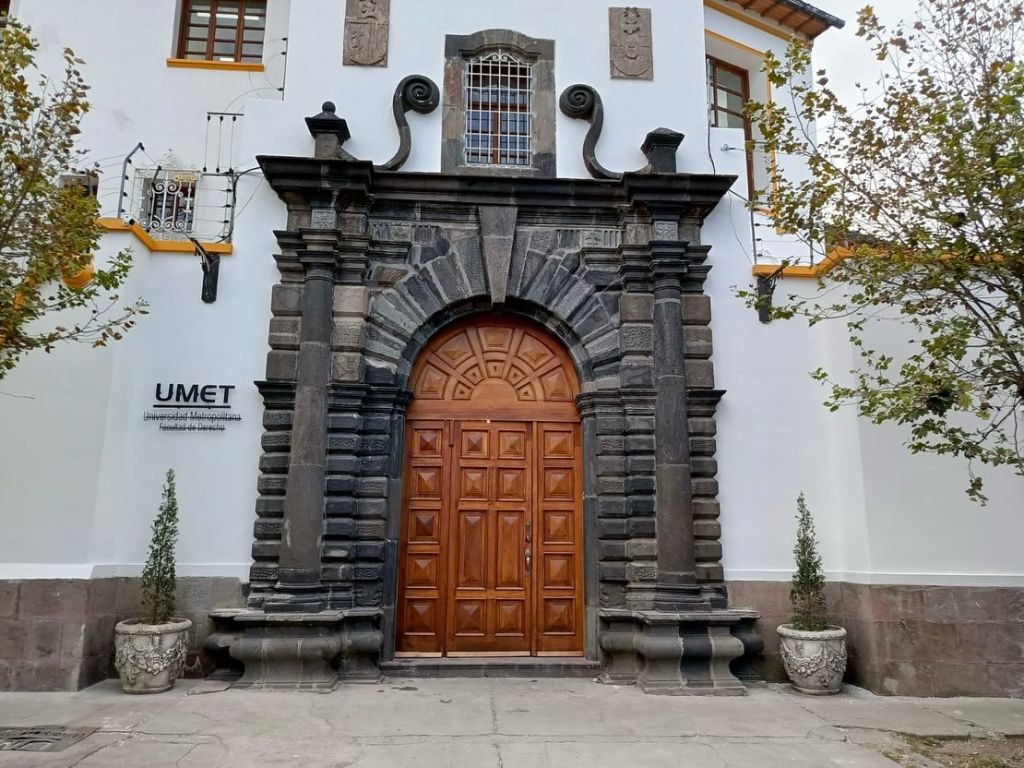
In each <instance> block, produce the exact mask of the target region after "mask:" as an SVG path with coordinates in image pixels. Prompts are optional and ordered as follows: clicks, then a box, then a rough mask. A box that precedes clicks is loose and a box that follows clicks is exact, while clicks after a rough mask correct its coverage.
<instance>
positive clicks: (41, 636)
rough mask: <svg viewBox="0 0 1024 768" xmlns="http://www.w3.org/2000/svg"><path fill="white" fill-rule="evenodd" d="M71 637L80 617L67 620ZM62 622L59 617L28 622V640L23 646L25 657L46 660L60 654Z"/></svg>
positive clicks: (79, 625)
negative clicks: (70, 620) (71, 620)
mask: <svg viewBox="0 0 1024 768" xmlns="http://www.w3.org/2000/svg"><path fill="white" fill-rule="evenodd" d="M68 624H69V627H68V629H69V632H70V634H71V635H72V637H73V636H74V635H75V634H76V633H75V632H74V629H75V627H76V626H77V627H81V624H82V619H78V620H75V621H73V622H68ZM62 630H63V622H62V621H61V620H60V619H38V620H36V621H33V622H31V623H30V624H29V629H28V642H27V644H26V647H25V653H26V658H28V659H31V660H33V661H48V660H50V659H59V658H60V656H61V632H62Z"/></svg>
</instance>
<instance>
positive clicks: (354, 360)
mask: <svg viewBox="0 0 1024 768" xmlns="http://www.w3.org/2000/svg"><path fill="white" fill-rule="evenodd" d="M362 377H363V356H362V355H361V354H360V353H358V352H335V353H334V354H332V355H331V378H332V379H333V380H334V381H346V382H358V381H360V380H361V379H362Z"/></svg>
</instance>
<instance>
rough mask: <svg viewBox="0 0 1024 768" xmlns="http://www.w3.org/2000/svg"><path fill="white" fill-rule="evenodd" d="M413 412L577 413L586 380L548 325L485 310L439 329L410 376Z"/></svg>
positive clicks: (419, 415)
mask: <svg viewBox="0 0 1024 768" xmlns="http://www.w3.org/2000/svg"><path fill="white" fill-rule="evenodd" d="M410 385H411V389H412V391H413V401H412V404H411V406H410V409H409V417H410V418H423V417H424V416H426V415H429V416H431V417H434V418H442V417H444V416H454V417H466V416H481V417H483V418H515V417H519V416H521V415H523V413H524V412H528V413H529V416H530V419H531V420H537V419H544V418H577V414H578V411H577V410H576V396H577V395H578V394H579V379H578V377H577V375H576V370H575V367H574V366H573V363H572V360H571V359H570V358H569V355H568V353H567V352H566V351H565V348H564V347H563V346H562V345H561V343H559V342H558V341H557V340H556V339H555V338H554V337H552V336H551V335H550V334H549V333H548V332H547V331H545V330H543V329H541V328H538V327H536V326H533V325H531V324H529V323H527V322H525V321H520V320H518V319H515V318H511V317H509V318H506V317H493V316H487V317H482V318H481V317H477V318H473V319H471V320H469V321H466V322H462V323H459V324H458V325H456V326H453V327H451V328H448V329H446V330H444V331H442V332H441V333H439V334H438V335H437V336H436V337H435V338H434V339H432V340H431V341H430V343H429V344H428V346H427V347H426V349H424V350H423V352H422V353H421V354H420V357H419V359H418V360H417V362H416V365H415V367H414V369H413V372H412V377H411V379H410Z"/></svg>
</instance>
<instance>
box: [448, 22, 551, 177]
mask: <svg viewBox="0 0 1024 768" xmlns="http://www.w3.org/2000/svg"><path fill="white" fill-rule="evenodd" d="M554 62H555V43H554V41H553V40H538V39H535V38H532V37H527V36H526V35H523V34H520V33H519V32H514V31H512V30H507V29H490V30H485V31H482V32H477V33H476V34H473V35H448V36H447V37H446V38H445V77H444V83H445V87H444V115H443V119H442V139H443V145H442V152H441V170H442V171H444V172H445V173H468V174H491V175H499V176H510V175H511V176H540V177H544V178H553V177H554V176H555V78H554Z"/></svg>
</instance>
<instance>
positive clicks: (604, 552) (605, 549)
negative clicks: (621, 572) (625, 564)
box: [597, 540, 629, 562]
mask: <svg viewBox="0 0 1024 768" xmlns="http://www.w3.org/2000/svg"><path fill="white" fill-rule="evenodd" d="M626 548H627V542H623V541H613V540H612V541H602V542H600V543H599V544H598V548H597V557H598V559H599V560H600V561H601V562H613V561H624V560H628V559H629V556H628V555H627V554H626Z"/></svg>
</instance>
